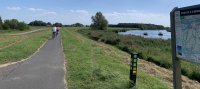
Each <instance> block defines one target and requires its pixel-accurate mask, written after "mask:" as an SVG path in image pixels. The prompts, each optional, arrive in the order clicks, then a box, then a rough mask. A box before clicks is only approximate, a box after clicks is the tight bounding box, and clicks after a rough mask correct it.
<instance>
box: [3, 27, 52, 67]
mask: <svg viewBox="0 0 200 89" xmlns="http://www.w3.org/2000/svg"><path fill="white" fill-rule="evenodd" d="M50 34H51V33H50V30H44V31H39V32H34V33H30V34H26V35H19V36H6V37H5V39H6V41H3V42H0V47H5V46H6V45H9V44H12V43H13V42H16V41H20V42H17V43H14V44H12V45H11V46H8V47H5V48H3V49H0V64H5V63H9V62H16V61H20V60H21V59H24V58H27V57H28V56H30V55H32V54H33V53H34V52H35V51H36V50H37V49H38V48H39V47H40V46H41V45H42V44H43V43H44V42H45V41H46V40H47V39H48V38H49V36H50Z"/></svg>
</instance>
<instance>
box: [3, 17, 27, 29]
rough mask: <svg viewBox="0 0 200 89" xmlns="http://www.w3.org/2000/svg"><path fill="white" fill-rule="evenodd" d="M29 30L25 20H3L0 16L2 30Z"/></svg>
mask: <svg viewBox="0 0 200 89" xmlns="http://www.w3.org/2000/svg"><path fill="white" fill-rule="evenodd" d="M8 29H13V30H28V29H29V26H28V25H27V24H26V23H25V22H20V21H18V20H17V19H10V20H8V19H7V20H4V21H3V20H2V19H1V17H0V30H8Z"/></svg>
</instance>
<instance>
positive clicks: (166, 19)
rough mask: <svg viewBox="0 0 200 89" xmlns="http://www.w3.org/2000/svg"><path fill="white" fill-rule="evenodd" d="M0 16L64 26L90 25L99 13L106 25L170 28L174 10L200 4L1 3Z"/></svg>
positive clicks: (139, 0) (170, 0)
mask: <svg viewBox="0 0 200 89" xmlns="http://www.w3.org/2000/svg"><path fill="white" fill-rule="evenodd" d="M0 2H1V3H0V16H1V17H2V19H3V20H5V19H18V20H19V21H24V22H26V23H29V22H31V21H34V20H42V21H45V22H51V23H55V22H61V23H63V24H74V23H77V22H79V23H82V24H84V25H89V24H91V22H92V21H91V16H94V15H95V13H96V12H99V11H100V12H102V13H103V15H104V16H105V17H106V19H107V20H108V22H109V24H117V23H151V24H158V25H164V26H170V16H169V13H170V11H171V10H172V9H173V8H174V7H185V6H191V5H197V4H200V1H199V0H0Z"/></svg>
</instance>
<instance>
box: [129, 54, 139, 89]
mask: <svg viewBox="0 0 200 89" xmlns="http://www.w3.org/2000/svg"><path fill="white" fill-rule="evenodd" d="M137 60H138V54H137V53H136V52H132V53H131V63H130V87H135V86H136V77H137Z"/></svg>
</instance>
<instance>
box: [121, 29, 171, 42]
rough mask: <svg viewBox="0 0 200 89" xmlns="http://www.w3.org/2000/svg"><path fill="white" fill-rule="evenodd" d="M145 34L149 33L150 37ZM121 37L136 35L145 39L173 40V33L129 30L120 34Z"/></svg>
mask: <svg viewBox="0 0 200 89" xmlns="http://www.w3.org/2000/svg"><path fill="white" fill-rule="evenodd" d="M144 33H147V34H148V35H144ZM159 33H162V34H163V35H162V36H161V35H158V34H159ZM118 34H120V35H136V36H142V37H144V38H159V39H164V40H167V39H171V32H167V31H166V30H129V31H126V32H119V33H118Z"/></svg>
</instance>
